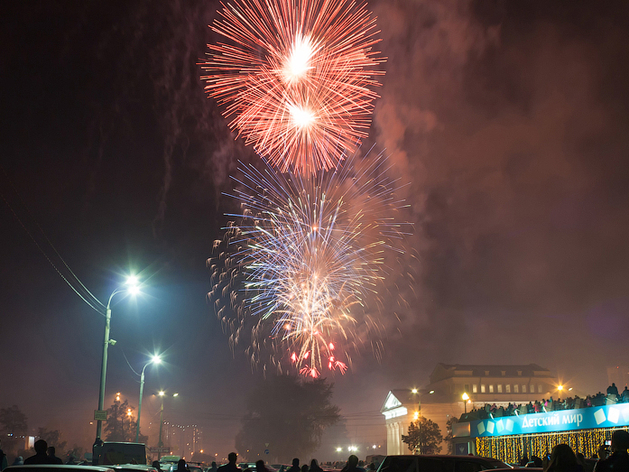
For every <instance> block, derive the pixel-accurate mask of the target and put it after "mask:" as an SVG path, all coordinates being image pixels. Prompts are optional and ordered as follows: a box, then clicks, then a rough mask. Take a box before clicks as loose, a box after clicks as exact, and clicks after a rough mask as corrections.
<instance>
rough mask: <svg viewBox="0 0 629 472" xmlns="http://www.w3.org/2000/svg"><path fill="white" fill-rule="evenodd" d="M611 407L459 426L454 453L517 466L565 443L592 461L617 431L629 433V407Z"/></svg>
mask: <svg viewBox="0 0 629 472" xmlns="http://www.w3.org/2000/svg"><path fill="white" fill-rule="evenodd" d="M608 403H609V404H607V405H599V406H590V407H586V408H578V409H571V410H558V411H549V412H543V413H530V414H526V415H515V416H503V417H495V418H493V417H490V418H488V419H479V420H473V421H469V422H461V423H457V424H455V425H454V427H453V444H454V446H455V451H456V453H459V454H463V453H467V452H468V451H469V452H472V453H474V454H476V455H479V456H486V457H494V458H496V459H500V460H502V461H504V462H509V463H515V462H517V461H519V460H520V458H522V457H523V456H526V457H528V458H530V457H532V456H533V455H535V456H537V457H540V458H542V457H544V456H546V455H548V454H550V452H551V451H552V449H553V447H554V446H555V445H557V444H560V443H564V444H568V445H569V446H570V447H571V448H572V449H573V450H574V451H575V452H581V453H583V454H584V455H585V457H592V455H593V454H594V453H597V452H598V448H599V446H601V445H603V444H604V443H605V441H608V440H611V436H612V433H613V431H614V430H616V429H625V430H627V429H629V403H615V402H608Z"/></svg>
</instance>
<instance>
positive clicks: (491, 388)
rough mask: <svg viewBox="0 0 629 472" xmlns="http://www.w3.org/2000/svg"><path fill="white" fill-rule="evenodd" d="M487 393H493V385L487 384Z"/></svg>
mask: <svg viewBox="0 0 629 472" xmlns="http://www.w3.org/2000/svg"><path fill="white" fill-rule="evenodd" d="M489 393H494V386H493V385H490V386H489Z"/></svg>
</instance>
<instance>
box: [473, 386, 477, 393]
mask: <svg viewBox="0 0 629 472" xmlns="http://www.w3.org/2000/svg"><path fill="white" fill-rule="evenodd" d="M472 393H478V385H476V384H474V385H472Z"/></svg>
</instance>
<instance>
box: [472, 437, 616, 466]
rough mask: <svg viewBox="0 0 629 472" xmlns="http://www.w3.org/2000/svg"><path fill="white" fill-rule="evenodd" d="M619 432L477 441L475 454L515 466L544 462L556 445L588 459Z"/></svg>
mask: <svg viewBox="0 0 629 472" xmlns="http://www.w3.org/2000/svg"><path fill="white" fill-rule="evenodd" d="M617 429H623V430H625V431H627V430H628V428H599V429H588V430H580V431H571V432H561V433H538V434H524V435H516V436H502V437H484V438H476V452H477V454H478V455H479V456H483V457H494V458H496V459H499V460H501V461H503V462H507V463H511V464H513V463H516V462H518V461H519V460H520V459H521V458H522V457H524V456H526V457H529V458H530V457H532V456H537V457H540V458H543V457H544V456H546V455H548V454H550V453H551V451H552V450H553V447H555V446H556V445H557V444H568V445H569V446H570V447H571V448H572V449H573V450H574V451H575V452H580V453H582V454H583V455H584V456H585V457H592V456H593V455H594V454H597V453H598V448H599V447H600V446H601V445H602V444H604V443H605V441H607V440H610V439H611V437H612V434H613V432H614V431H616V430H617Z"/></svg>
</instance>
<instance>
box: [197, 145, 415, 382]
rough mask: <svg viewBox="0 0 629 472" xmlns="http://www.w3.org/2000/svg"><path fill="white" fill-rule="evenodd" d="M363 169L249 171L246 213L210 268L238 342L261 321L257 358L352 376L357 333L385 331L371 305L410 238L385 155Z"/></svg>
mask: <svg viewBox="0 0 629 472" xmlns="http://www.w3.org/2000/svg"><path fill="white" fill-rule="evenodd" d="M354 160H357V159H356V158H354ZM357 164H358V165H354V166H352V165H346V166H343V167H342V168H339V169H336V170H335V171H332V172H321V173H319V174H316V175H314V174H312V175H306V176H304V175H301V174H298V173H287V174H278V173H276V172H275V171H274V170H273V169H271V168H269V167H267V168H265V169H264V170H263V171H259V170H257V169H256V168H255V167H253V166H251V165H250V166H246V167H241V169H240V170H241V172H242V174H243V178H242V179H240V180H237V182H238V183H239V184H240V185H239V188H238V189H237V190H236V191H235V192H234V194H233V195H232V196H233V197H234V198H236V199H238V200H239V201H240V202H241V206H242V211H241V213H240V214H233V215H229V216H230V217H233V218H235V219H236V221H237V222H238V223H237V224H236V223H231V224H230V225H229V226H228V228H227V231H226V233H225V238H224V240H223V241H217V242H216V243H215V249H216V251H215V257H214V258H212V259H210V260H209V261H208V265H209V268H210V271H211V272H212V283H213V286H214V288H213V291H212V292H211V293H210V295H209V298H210V301H211V302H213V303H215V304H216V305H217V307H218V310H217V311H218V315H219V317H220V318H222V319H223V320H224V321H225V322H227V323H228V325H229V328H230V329H231V331H232V336H233V340H234V341H235V342H237V341H238V338H239V337H240V335H241V331H242V329H243V327H244V326H245V325H246V323H247V320H255V321H254V323H255V326H254V327H253V336H254V339H253V340H252V343H251V345H252V348H253V350H252V352H251V354H252V360H254V361H255V360H256V359H258V357H257V356H258V353H259V351H260V350H262V349H267V348H269V347H270V348H271V349H272V350H273V351H274V352H276V353H279V356H278V358H279V359H276V360H277V362H280V361H281V360H282V359H286V357H288V358H289V359H290V361H291V362H292V363H293V364H294V365H295V366H296V367H297V368H298V370H299V371H300V372H301V373H302V374H304V375H308V376H312V377H317V376H319V375H320V374H321V372H322V371H323V369H329V370H332V371H334V370H337V371H340V372H342V373H343V372H345V370H346V369H347V363H346V361H347V360H348V359H349V349H350V347H352V346H353V345H355V344H356V341H357V340H356V339H355V338H354V337H355V336H356V335H357V333H362V332H365V331H369V330H371V329H376V328H377V326H376V325H377V322H376V321H374V320H375V319H376V318H377V317H375V318H374V317H372V316H370V315H369V308H368V305H369V300H370V299H373V298H377V296H378V287H379V285H380V283H381V281H382V279H383V277H384V275H385V273H386V266H385V263H384V261H385V252H386V251H388V250H390V249H394V250H395V245H396V241H397V243H399V241H398V240H399V238H400V237H401V235H402V233H403V229H404V225H403V224H399V223H397V222H396V221H395V215H396V212H397V210H398V209H400V208H401V206H402V204H401V202H400V201H398V200H396V198H395V195H394V193H393V192H394V185H395V182H393V181H391V180H390V179H389V178H388V177H387V176H386V169H385V165H386V161H385V160H384V159H383V158H382V156H378V157H377V158H375V159H373V160H371V161H369V160H362V161H361V162H359V163H357ZM227 298H229V300H230V303H229V305H227V306H226V305H223V306H220V305H221V303H224V302H221V301H220V300H226V299H227ZM227 311H228V312H229V314H227ZM256 351H257V352H256Z"/></svg>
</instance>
